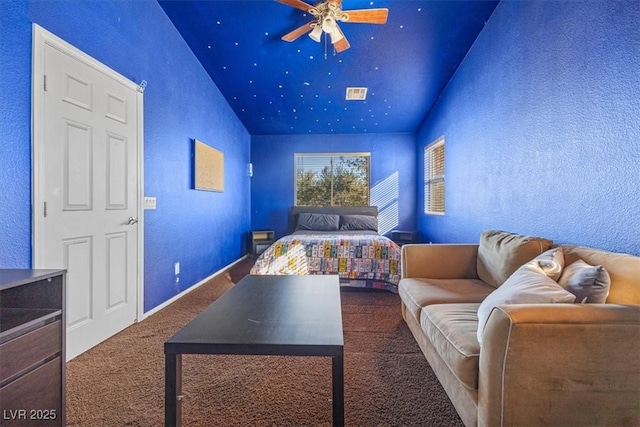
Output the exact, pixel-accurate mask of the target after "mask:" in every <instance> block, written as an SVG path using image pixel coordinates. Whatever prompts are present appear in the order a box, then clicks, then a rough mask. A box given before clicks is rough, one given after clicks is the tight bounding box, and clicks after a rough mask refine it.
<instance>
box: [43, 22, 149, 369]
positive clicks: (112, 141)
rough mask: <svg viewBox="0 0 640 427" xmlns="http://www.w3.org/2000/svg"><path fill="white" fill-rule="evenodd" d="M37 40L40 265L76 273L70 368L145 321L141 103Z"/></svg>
mask: <svg viewBox="0 0 640 427" xmlns="http://www.w3.org/2000/svg"><path fill="white" fill-rule="evenodd" d="M36 32H41V34H40V35H41V36H42V37H37V39H38V40H37V41H36V43H40V45H39V46H38V47H35V46H34V49H35V50H34V52H36V53H37V55H34V76H33V78H34V98H35V95H36V92H37V94H38V95H39V96H40V98H39V99H38V100H37V101H38V102H36V100H35V99H34V178H35V177H36V176H37V179H34V186H35V188H34V228H35V230H34V231H35V239H34V240H35V241H34V255H35V256H34V264H35V266H36V268H66V269H67V270H68V271H67V299H66V302H67V304H66V312H67V360H70V359H72V358H73V357H75V356H77V355H78V354H80V353H82V352H84V351H86V350H88V349H89V348H91V347H93V346H95V345H96V344H98V343H100V342H102V341H104V340H105V339H107V338H109V337H110V336H112V335H114V334H116V333H117V332H119V331H121V330H122V329H124V328H126V327H127V326H129V325H131V324H133V323H134V322H135V320H136V314H137V309H138V301H137V294H138V280H139V276H140V274H139V272H140V268H141V267H140V266H141V262H140V253H139V247H138V246H139V244H140V242H139V238H140V233H139V230H138V228H139V227H141V225H140V224H139V223H138V217H139V209H140V207H139V204H140V203H139V199H140V197H139V188H140V186H139V179H140V176H139V162H140V159H139V157H138V156H139V145H140V144H141V141H140V135H141V132H140V126H141V123H139V122H140V121H141V115H140V114H139V111H138V108H140V107H141V102H139V99H138V98H139V96H140V95H141V94H140V93H139V92H138V91H137V90H136V86H135V85H134V84H133V83H131V82H129V81H128V80H126V79H124V78H123V77H122V76H120V75H118V74H116V73H115V72H113V71H112V70H109V69H108V68H107V67H105V66H104V65H102V64H99V63H97V61H95V60H93V59H91V58H90V57H88V56H86V55H85V54H83V53H82V52H79V51H78V50H77V49H75V48H73V47H71V46H70V45H68V44H66V43H64V42H62V41H61V40H60V39H57V38H56V37H54V36H52V35H51V34H49V33H46V32H45V31H44V30H41V29H36ZM34 40H35V38H34ZM37 61H39V62H38V63H37V67H36V66H35V65H36V62H37ZM39 73H42V75H38V74H39ZM36 200H37V202H36ZM36 203H37V204H36Z"/></svg>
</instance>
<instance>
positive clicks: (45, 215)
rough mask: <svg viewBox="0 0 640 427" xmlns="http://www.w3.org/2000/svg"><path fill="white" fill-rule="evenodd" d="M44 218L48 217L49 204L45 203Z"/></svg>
mask: <svg viewBox="0 0 640 427" xmlns="http://www.w3.org/2000/svg"><path fill="white" fill-rule="evenodd" d="M44 217H45V218H46V217H47V202H44Z"/></svg>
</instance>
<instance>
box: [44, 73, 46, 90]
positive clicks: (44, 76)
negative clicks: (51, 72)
mask: <svg viewBox="0 0 640 427" xmlns="http://www.w3.org/2000/svg"><path fill="white" fill-rule="evenodd" d="M44 91H45V92H46V91H47V75H46V74H45V75H44Z"/></svg>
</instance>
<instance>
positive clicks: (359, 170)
mask: <svg viewBox="0 0 640 427" xmlns="http://www.w3.org/2000/svg"><path fill="white" fill-rule="evenodd" d="M369 158H370V154H369V153H319V154H307V153H305V154H298V153H297V154H296V155H295V171H296V177H295V180H296V182H295V192H296V194H295V198H296V206H369Z"/></svg>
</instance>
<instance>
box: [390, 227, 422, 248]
mask: <svg viewBox="0 0 640 427" xmlns="http://www.w3.org/2000/svg"><path fill="white" fill-rule="evenodd" d="M391 240H393V241H394V242H396V244H398V245H399V246H402V245H405V244H407V243H418V232H417V231H413V230H392V231H391Z"/></svg>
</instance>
